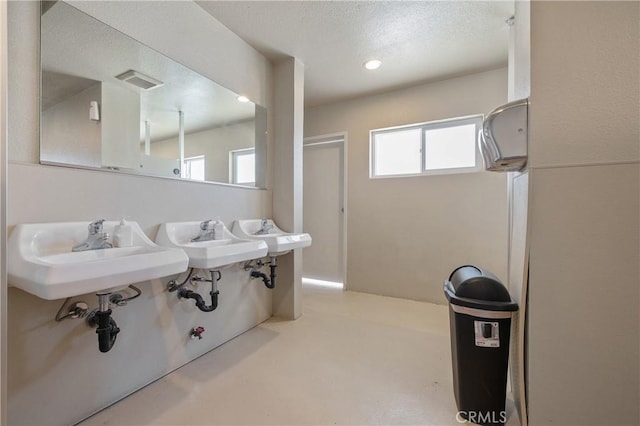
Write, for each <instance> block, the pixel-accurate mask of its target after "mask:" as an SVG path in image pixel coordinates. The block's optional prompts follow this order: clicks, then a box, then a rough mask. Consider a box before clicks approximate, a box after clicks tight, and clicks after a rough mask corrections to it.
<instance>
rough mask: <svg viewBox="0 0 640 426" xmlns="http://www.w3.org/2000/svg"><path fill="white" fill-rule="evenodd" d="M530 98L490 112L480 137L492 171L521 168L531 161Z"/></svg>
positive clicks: (479, 141) (486, 162)
mask: <svg viewBox="0 0 640 426" xmlns="http://www.w3.org/2000/svg"><path fill="white" fill-rule="evenodd" d="M528 110H529V100H528V99H520V100H518V101H514V102H510V103H508V104H505V105H502V106H499V107H498V108H496V109H494V110H493V111H491V112H490V113H489V115H487V118H485V120H484V123H482V131H481V133H480V137H479V139H478V143H479V145H480V152H481V153H482V158H483V159H484V167H485V169H487V170H490V171H497V172H508V171H520V170H522V169H523V168H524V167H525V166H526V164H527V142H528V134H527V133H528V132H527V124H528V123H527V121H528V112H529V111H528Z"/></svg>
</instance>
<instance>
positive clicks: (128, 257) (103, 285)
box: [7, 221, 188, 300]
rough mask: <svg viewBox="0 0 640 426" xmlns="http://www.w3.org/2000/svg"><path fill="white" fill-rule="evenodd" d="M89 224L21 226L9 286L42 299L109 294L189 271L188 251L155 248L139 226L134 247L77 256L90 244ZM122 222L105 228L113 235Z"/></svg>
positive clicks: (11, 253)
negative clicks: (84, 243) (77, 247)
mask: <svg viewBox="0 0 640 426" xmlns="http://www.w3.org/2000/svg"><path fill="white" fill-rule="evenodd" d="M89 222H90V221H86V222H62V223H38V224H22V225H17V226H16V227H15V229H14V230H13V232H12V233H11V236H10V237H9V241H8V242H7V249H8V257H9V259H8V260H9V267H8V275H9V284H10V285H12V286H14V287H17V288H20V289H22V290H24V291H26V292H28V293H31V294H34V295H36V296H38V297H40V298H42V299H47V300H53V299H62V298H65V297H71V296H77V295H80V294H85V293H97V292H100V293H102V292H109V290H114V289H119V288H122V287H125V286H127V285H129V284H133V283H137V282H140V281H146V280H152V279H155V278H160V277H165V276H168V275H173V274H179V273H181V272H184V271H185V270H186V269H187V261H188V259H187V256H186V255H185V254H184V252H183V251H182V250H177V249H169V248H166V247H160V246H158V245H157V244H155V243H153V241H151V240H150V239H149V238H148V237H147V236H146V235H145V234H144V232H142V229H140V226H139V225H138V224H137V223H136V222H129V224H130V225H131V229H132V233H133V245H132V246H131V247H121V248H107V249H100V250H87V251H79V252H72V251H71V248H72V247H73V246H74V245H76V244H78V243H80V242H82V241H84V240H85V239H86V238H87V233H88V231H87V226H88V224H89ZM118 224H119V222H118V221H106V222H104V223H103V230H104V232H108V233H109V234H110V235H113V231H114V228H115V226H116V225H118Z"/></svg>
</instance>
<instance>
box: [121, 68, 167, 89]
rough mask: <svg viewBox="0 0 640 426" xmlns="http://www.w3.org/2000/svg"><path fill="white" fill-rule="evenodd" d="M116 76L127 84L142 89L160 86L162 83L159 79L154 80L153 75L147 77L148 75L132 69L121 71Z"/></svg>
mask: <svg viewBox="0 0 640 426" xmlns="http://www.w3.org/2000/svg"><path fill="white" fill-rule="evenodd" d="M116 78H117V79H119V80H122V81H126V82H127V83H129V84H133V85H134V86H136V87H139V88H140V89H143V90H149V89H153V88H154V87H160V86H162V85H163V84H164V83H162V82H161V81H160V80H156V79H155V78H153V77H149V76H148V75H144V74H142V73H141V72H138V71H134V70H129V71H127V72H123V73H122V74H120V75H117V76H116Z"/></svg>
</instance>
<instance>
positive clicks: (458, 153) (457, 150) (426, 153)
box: [369, 116, 482, 178]
mask: <svg viewBox="0 0 640 426" xmlns="http://www.w3.org/2000/svg"><path fill="white" fill-rule="evenodd" d="M481 126H482V116H473V117H464V118H455V119H452V120H442V121H432V122H429V123H423V124H415V125H411V126H402V127H394V128H388V129H378V130H372V131H371V132H370V136H371V139H370V153H371V162H370V174H369V176H370V177H372V178H376V177H394V176H421V175H431V174H445V173H465V172H475V171H479V170H481V167H480V166H481V164H480V155H479V152H478V148H477V146H476V137H477V135H478V131H479V130H480V128H481Z"/></svg>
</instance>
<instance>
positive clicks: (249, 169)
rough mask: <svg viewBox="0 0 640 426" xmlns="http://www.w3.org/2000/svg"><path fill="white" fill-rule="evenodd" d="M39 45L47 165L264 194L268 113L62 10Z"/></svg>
mask: <svg viewBox="0 0 640 426" xmlns="http://www.w3.org/2000/svg"><path fill="white" fill-rule="evenodd" d="M114 7H117V2H116V3H114ZM41 39H42V49H41V51H42V98H41V122H40V162H41V163H43V164H56V165H65V166H77V167H82V168H100V169H108V170H118V171H125V172H129V173H139V174H144V175H149V176H164V177H174V178H182V179H191V180H199V181H208V182H222V183H230V184H238V185H243V186H256V187H262V188H263V187H265V175H266V151H267V149H266V138H267V137H266V129H267V112H266V109H265V108H264V107H261V106H259V105H256V104H254V103H253V102H251V101H250V100H248V99H246V98H243V97H241V96H239V95H238V94H237V93H233V92H232V91H230V90H228V89H226V88H224V87H222V86H220V85H219V84H217V83H215V82H213V81H211V80H209V79H207V78H205V77H203V76H201V75H200V74H198V73H196V72H194V71H192V70H190V69H188V68H186V67H185V66H183V65H181V64H178V63H177V62H175V61H173V60H171V59H169V58H167V57H166V56H164V55H162V54H160V53H158V52H156V51H155V50H153V49H151V48H149V47H148V46H145V45H143V44H142V43H140V42H138V41H136V40H134V39H132V38H130V37H128V36H126V35H125V34H123V33H121V32H119V31H117V30H115V29H114V28H111V27H109V26H108V25H106V24H104V23H102V22H100V21H98V20H96V19H95V18H93V17H91V16H89V15H87V14H85V13H83V12H81V11H80V10H78V9H76V8H74V7H73V6H71V5H69V4H66V3H64V2H62V1H57V2H43V4H42V17H41Z"/></svg>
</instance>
